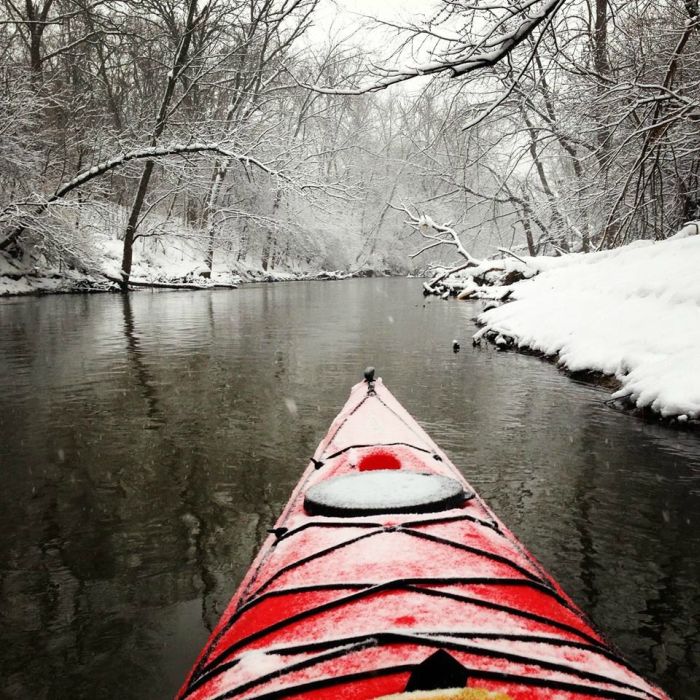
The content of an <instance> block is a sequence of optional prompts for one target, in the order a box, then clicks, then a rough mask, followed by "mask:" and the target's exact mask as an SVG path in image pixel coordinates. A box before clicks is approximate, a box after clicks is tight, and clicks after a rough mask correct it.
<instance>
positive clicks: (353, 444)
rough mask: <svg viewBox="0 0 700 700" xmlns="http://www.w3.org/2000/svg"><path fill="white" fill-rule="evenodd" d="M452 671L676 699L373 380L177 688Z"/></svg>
mask: <svg viewBox="0 0 700 700" xmlns="http://www.w3.org/2000/svg"><path fill="white" fill-rule="evenodd" d="M448 481H449V482H450V484H451V485H452V486H454V484H457V487H458V491H459V494H461V495H457V493H456V491H454V490H453V491H450V494H451V496H450V499H443V500H442V501H441V500H440V498H437V497H436V496H435V495H434V494H433V493H432V492H430V489H429V488H428V487H427V486H426V485H425V483H429V484H430V485H434V483H435V484H437V487H438V489H441V488H443V486H444V485H445V484H446V483H447V482H448ZM424 482H425V483H424ZM437 482H439V483H437ZM448 486H449V485H448ZM429 492H430V497H431V498H432V501H430V498H428V495H427V494H428V493H429ZM441 493H442V492H441ZM327 498H330V499H331V501H332V508H334V509H335V510H332V511H331V512H329V511H328V504H327V500H326V499H327ZM421 499H423V500H421ZM382 502H391V507H387V508H385V509H384V511H382V506H381V503H382ZM426 502H430V503H429V504H428V505H425V503H426ZM319 503H320V505H319ZM378 504H379V505H378ZM446 683H447V684H448V685H449V684H452V686H454V687H468V688H480V689H483V690H484V691H485V692H486V691H489V692H494V693H495V692H500V693H504V694H506V696H507V697H510V698H512V699H513V700H516V699H520V698H533V697H536V698H552V699H553V698H557V699H558V700H568V699H571V700H574V699H580V698H591V697H607V698H647V699H652V698H659V699H661V698H666V697H667V696H666V695H665V694H664V693H663V691H661V690H659V689H658V688H656V687H655V686H653V685H652V684H650V683H648V682H647V681H645V680H644V679H643V678H641V677H640V676H639V675H638V674H637V673H636V672H635V671H634V670H633V669H632V668H631V667H630V666H629V665H628V664H627V662H626V661H625V660H624V659H622V658H621V657H620V656H619V654H617V653H616V652H615V651H614V650H612V649H611V648H610V646H609V645H608V643H607V642H606V641H605V639H604V638H603V636H602V635H601V634H600V632H598V631H597V630H596V629H595V628H594V627H593V625H592V624H591V623H590V621H588V620H587V619H586V617H585V615H584V614H583V613H582V612H581V611H580V610H579V609H578V608H577V607H576V605H575V604H574V602H573V601H572V600H571V599H570V598H569V597H568V596H567V595H566V593H565V592H564V591H563V590H562V589H561V587H560V586H559V584H558V583H557V582H556V581H555V580H554V579H552V578H551V576H549V574H548V573H547V572H546V571H545V570H544V569H543V567H542V566H541V565H540V564H539V563H538V562H537V561H536V560H535V558H534V557H533V556H532V555H531V554H530V553H529V552H528V551H527V550H526V549H525V548H524V547H523V545H522V544H521V543H520V542H519V541H518V540H517V538H516V537H515V536H514V535H513V534H512V533H511V532H510V531H509V530H508V528H507V527H506V526H505V525H504V524H503V523H502V522H501V521H500V520H499V519H498V518H497V517H496V515H495V514H494V513H493V512H492V511H491V510H490V509H489V508H488V506H487V505H486V504H485V503H484V502H483V501H482V500H481V499H480V498H479V496H478V494H476V493H475V492H474V490H473V489H472V488H471V486H470V485H469V484H468V483H467V481H466V480H465V479H464V477H463V476H462V475H461V473H460V472H459V471H458V470H457V469H456V468H455V467H454V465H453V464H452V463H451V462H450V460H449V459H448V457H447V455H445V454H444V453H443V452H442V451H441V450H440V448H439V447H438V446H437V445H435V443H434V442H433V441H432V440H431V439H430V437H429V436H428V435H427V434H426V433H425V431H424V430H423V429H422V428H421V427H420V426H419V425H418V424H417V423H416V421H415V420H414V419H413V418H412V417H411V416H410V414H408V412H407V411H406V410H405V409H404V408H403V407H402V406H401V405H400V404H399V403H398V401H396V399H395V398H394V397H393V395H392V394H391V393H390V392H389V391H388V389H386V387H385V386H384V385H383V383H382V382H381V380H379V379H378V380H376V381H374V382H370V383H367V382H362V383H360V384H358V385H356V386H355V387H354V388H353V390H352V392H351V395H350V398H349V400H348V402H347V403H346V405H345V407H344V408H343V410H342V411H341V412H340V414H339V415H338V417H337V418H336V419H335V421H334V422H333V424H332V425H331V428H330V430H329V432H328V434H327V435H326V437H325V438H324V440H323V441H322V442H321V444H320V445H319V447H318V449H317V450H316V453H315V454H314V456H313V458H312V460H311V462H310V464H309V466H308V468H307V469H306V471H305V472H304V474H303V475H302V477H301V480H300V481H299V484H298V485H297V487H296V489H295V490H294V492H293V494H292V496H291V498H290V500H289V502H288V504H287V506H286V507H285V509H284V511H283V513H282V515H281V516H280V518H279V520H278V521H277V523H276V525H275V527H274V528H273V529H272V530H271V534H270V536H269V537H268V538H267V540H266V541H265V543H264V544H263V546H262V548H261V550H260V552H259V554H258V556H257V558H256V559H255V561H254V562H253V564H252V566H251V568H250V569H249V571H248V573H247V575H246V577H245V578H244V580H243V582H242V583H241V585H240V587H239V589H238V591H237V592H236V594H235V595H234V597H233V598H232V600H231V602H230V604H229V606H228V607H227V609H226V611H225V612H224V614H223V616H222V618H221V620H220V621H219V624H218V625H217V627H216V629H215V630H214V631H213V633H212V636H211V638H210V640H209V642H208V643H207V645H206V646H205V648H204V649H203V650H202V653H201V655H200V657H199V659H198V660H197V662H196V664H195V666H194V668H193V669H192V671H191V672H190V674H189V676H188V678H187V680H186V682H185V684H184V685H183V687H182V689H181V690H180V692H179V694H178V698H181V699H184V698H188V699H192V700H204V699H205V698H227V697H235V698H295V699H298V700H299V699H302V698H303V699H305V700H311V699H312V698H313V699H316V698H319V699H320V698H357V699H358V700H360V699H365V698H378V697H381V696H385V695H389V694H392V693H402V692H404V691H406V690H407V689H408V690H409V691H410V690H418V689H424V690H430V689H433V688H444V687H448V686H446V685H445V684H446ZM450 687H451V686H450ZM485 697H486V696H485ZM493 697H496V696H493Z"/></svg>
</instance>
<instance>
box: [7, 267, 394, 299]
mask: <svg viewBox="0 0 700 700" xmlns="http://www.w3.org/2000/svg"><path fill="white" fill-rule="evenodd" d="M401 276H403V275H399V274H391V273H389V272H386V271H383V272H378V271H376V270H359V271H356V272H345V271H340V270H334V271H327V270H321V271H319V272H317V273H298V274H296V273H287V272H283V273H281V274H277V275H276V274H275V273H268V274H264V275H261V276H259V277H257V278H256V277H255V276H252V277H249V278H243V277H236V279H235V281H233V282H230V283H223V282H217V281H214V282H211V283H210V282H209V281H208V280H205V279H204V278H202V279H201V280H200V279H196V278H193V279H188V280H183V279H173V280H167V281H166V280H162V281H160V280H159V281H153V282H151V281H147V280H140V279H134V280H132V282H133V285H134V288H132V289H130V290H129V292H130V293H131V292H140V291H147V290H150V291H154V290H156V291H172V292H180V291H182V292H191V291H212V290H217V289H218V290H221V289H224V290H229V291H231V290H234V289H238V288H240V287H244V286H248V285H251V284H273V283H279V282H340V281H343V280H347V279H366V278H382V277H401ZM121 293H122V290H121V289H120V288H119V286H118V284H117V283H116V282H115V281H114V278H110V277H108V276H105V277H102V278H99V277H97V275H82V274H80V273H73V274H69V275H33V274H30V273H27V274H17V275H15V274H11V275H0V299H5V298H7V299H9V298H17V297H40V296H50V295H54V294H121Z"/></svg>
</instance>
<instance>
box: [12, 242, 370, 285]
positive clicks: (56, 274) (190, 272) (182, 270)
mask: <svg viewBox="0 0 700 700" xmlns="http://www.w3.org/2000/svg"><path fill="white" fill-rule="evenodd" d="M90 244H91V245H90V251H91V259H90V260H87V261H86V262H85V265H84V270H82V271H78V270H75V269H70V268H67V267H65V266H63V267H61V268H58V267H56V266H54V265H49V264H47V263H46V262H45V261H44V260H43V259H42V258H41V257H39V258H38V259H33V260H31V261H29V260H27V261H23V262H20V261H17V260H12V259H11V258H9V257H7V256H5V255H3V254H2V253H0V296H10V295H19V294H38V293H44V294H51V293H60V292H74V291H100V290H106V289H110V288H116V285H115V284H114V283H113V282H110V281H109V277H111V278H112V279H119V278H120V269H121V261H122V245H123V244H122V242H121V241H120V240H118V239H117V238H114V237H110V236H108V235H106V234H103V233H95V234H93V236H92V239H91V242H90ZM205 271H206V268H205V266H204V253H203V251H202V250H201V249H200V248H199V247H198V246H196V245H194V244H192V243H190V242H188V241H187V240H183V239H180V240H178V239H175V240H174V241H168V242H165V241H144V242H141V241H139V242H137V243H136V244H135V246H134V263H133V267H132V270H131V279H132V281H135V282H146V283H156V284H168V283H188V284H192V285H197V286H214V285H223V286H234V285H238V284H241V283H244V282H286V281H295V280H303V279H321V280H334V279H344V278H345V277H351V276H364V275H365V274H367V273H366V272H364V273H363V272H359V273H357V272H356V273H354V274H351V273H348V272H344V271H340V270H330V271H329V270H322V271H320V272H319V271H311V270H310V269H293V270H289V269H275V270H263V269H262V268H261V267H260V266H259V265H256V264H253V263H251V262H249V261H243V262H237V261H235V259H234V260H231V259H229V260H226V259H222V256H221V255H220V254H217V256H216V258H215V263H214V270H213V274H212V275H211V279H205V277H204V276H202V273H203V272H205ZM373 274H374V273H373ZM105 275H107V276H108V277H105Z"/></svg>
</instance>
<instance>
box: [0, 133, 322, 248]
mask: <svg viewBox="0 0 700 700" xmlns="http://www.w3.org/2000/svg"><path fill="white" fill-rule="evenodd" d="M205 152H209V153H215V154H217V155H221V156H224V157H227V158H230V159H232V160H237V161H238V162H240V163H241V164H243V165H245V166H253V167H255V168H258V169H259V170H262V171H263V172H264V173H267V174H268V175H269V176H271V177H277V178H280V179H281V180H285V181H287V182H291V178H290V177H289V176H288V175H285V174H284V173H282V172H281V171H279V170H275V169H273V168H271V167H270V166H268V165H266V164H265V163H263V162H262V161H261V160H258V159H257V158H253V157H252V156H249V155H246V154H244V153H235V152H233V151H230V150H228V149H226V148H224V147H223V146H221V145H219V144H216V143H187V144H170V145H167V146H151V147H148V148H141V149H137V150H135V151H129V152H127V153H122V154H120V155H118V156H115V157H114V158H110V159H108V160H104V161H102V162H101V163H98V164H97V165H93V166H92V167H91V168H88V169H86V170H83V171H82V172H81V173H78V175H76V176H75V177H74V178H72V179H71V180H69V181H67V182H64V183H63V184H62V185H60V186H59V187H58V188H57V189H56V191H55V192H54V193H53V194H52V195H50V196H49V197H47V198H46V199H45V200H44V201H43V202H39V203H36V209H35V210H34V211H33V212H32V213H31V215H29V216H31V217H37V216H39V215H41V214H43V213H44V211H46V209H47V208H48V207H49V205H51V204H53V203H54V202H56V201H58V200H60V199H62V198H63V197H65V196H66V195H68V194H69V193H70V192H72V191H73V190H75V189H77V188H79V187H82V186H83V185H85V184H86V183H88V182H90V181H91V180H94V179H95V178H97V177H100V176H102V175H104V174H105V173H108V172H110V171H111V170H114V169H116V168H119V167H121V166H123V165H125V164H126V163H129V162H131V161H137V160H152V159H154V158H162V157H165V156H173V155H181V154H185V153H205ZM314 186H315V185H313V184H312V183H309V184H305V185H300V189H304V188H312V187H314ZM27 226H28V220H26V219H25V220H24V221H20V223H18V224H17V225H15V226H14V227H13V228H12V229H11V230H10V231H9V233H7V234H6V235H5V236H4V238H2V239H1V240H0V250H6V249H7V248H8V247H10V246H11V245H12V244H13V243H14V242H15V241H16V240H17V238H18V237H19V236H20V235H21V234H22V233H23V232H24V230H25V229H26V227H27Z"/></svg>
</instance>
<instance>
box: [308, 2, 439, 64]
mask: <svg viewBox="0 0 700 700" xmlns="http://www.w3.org/2000/svg"><path fill="white" fill-rule="evenodd" d="M436 4H437V2H436V0H321V2H320V3H319V6H318V8H317V9H316V12H315V17H314V21H313V24H314V26H313V27H311V29H310V31H309V32H308V33H307V35H306V38H307V41H308V42H309V43H310V44H315V43H323V42H325V41H327V40H328V38H329V36H335V35H338V36H344V35H349V34H350V33H351V32H352V31H353V30H354V29H356V28H357V27H358V26H359V25H361V24H362V23H363V22H364V21H365V19H364V18H363V17H362V15H366V16H369V17H377V18H378V19H385V20H390V21H399V22H400V21H401V20H405V19H413V20H414V21H415V20H416V19H418V18H419V16H420V15H425V14H431V10H432V9H433V8H435V6H436ZM383 34H384V32H382V31H381V30H378V31H375V32H368V31H365V30H363V31H362V32H361V33H360V34H359V35H358V37H357V38H356V41H360V40H362V41H365V43H366V44H367V49H368V53H369V52H372V53H382V50H383V51H384V52H385V51H386V48H387V44H386V36H382V35H383Z"/></svg>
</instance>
